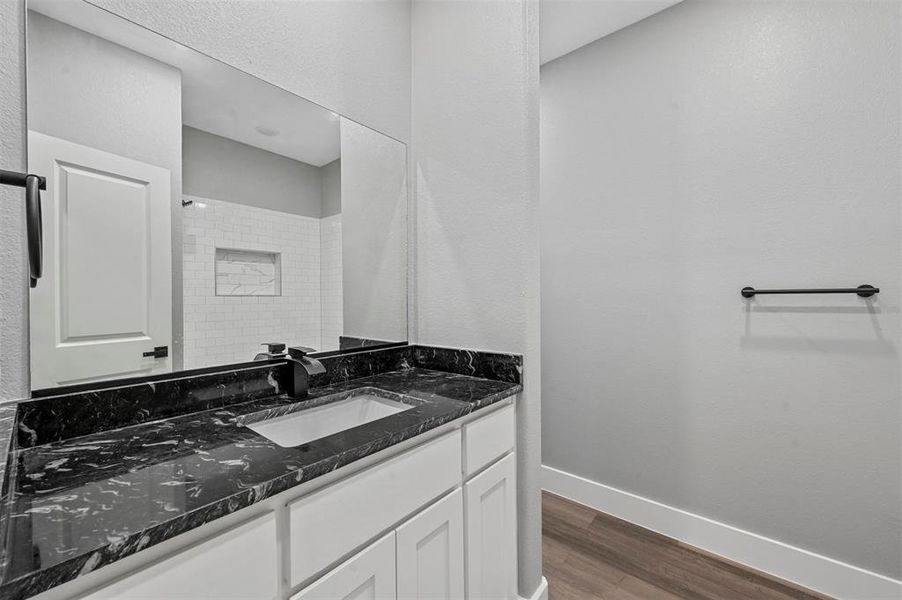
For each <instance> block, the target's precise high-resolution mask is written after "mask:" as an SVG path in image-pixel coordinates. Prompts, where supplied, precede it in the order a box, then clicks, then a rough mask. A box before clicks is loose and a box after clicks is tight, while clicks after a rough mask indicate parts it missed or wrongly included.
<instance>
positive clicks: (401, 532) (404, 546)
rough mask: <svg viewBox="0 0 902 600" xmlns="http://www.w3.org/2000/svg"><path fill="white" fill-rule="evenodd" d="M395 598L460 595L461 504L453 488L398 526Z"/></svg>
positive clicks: (430, 598) (430, 599)
mask: <svg viewBox="0 0 902 600" xmlns="http://www.w3.org/2000/svg"><path fill="white" fill-rule="evenodd" d="M397 534H398V598H399V600H433V599H436V600H438V599H441V600H454V599H458V598H463V597H464V505H463V494H462V493H461V491H460V490H456V491H454V492H452V493H451V494H449V495H448V496H446V497H445V498H443V499H441V500H439V501H438V502H437V503H436V504H435V505H433V506H431V507H429V508H427V509H426V510H424V511H423V512H422V513H420V514H419V515H417V516H415V517H414V518H412V519H411V520H410V521H408V522H406V523H404V524H403V525H401V526H400V527H399V528H398V531H397Z"/></svg>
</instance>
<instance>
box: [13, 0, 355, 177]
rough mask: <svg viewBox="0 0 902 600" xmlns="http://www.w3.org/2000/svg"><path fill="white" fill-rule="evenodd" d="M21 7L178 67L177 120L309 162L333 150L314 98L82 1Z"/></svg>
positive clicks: (41, 0) (40, 1) (330, 127)
mask: <svg viewBox="0 0 902 600" xmlns="http://www.w3.org/2000/svg"><path fill="white" fill-rule="evenodd" d="M28 8H29V9H30V10H36V11H38V12H40V13H43V14H45V15H47V16H48V17H50V18H52V19H56V20H58V21H62V22H64V23H68V24H69V25H72V26H73V27H77V28H79V29H82V30H84V31H87V32H88V33H92V34H94V35H96V36H98V37H102V38H105V39H107V40H109V41H111V42H114V43H116V44H119V45H120V46H125V47H126V48H130V49H132V50H134V51H135V52H139V53H141V54H144V55H146V56H150V57H151V58H155V59H157V60H159V61H160V62H164V63H167V64H170V65H172V66H174V67H176V68H178V69H179V70H180V71H181V72H182V123H183V124H184V125H188V126H189V127H194V128H196V129H202V130H204V131H207V132H209V133H213V134H216V135H219V136H222V137H225V138H229V139H233V140H236V141H239V142H242V143H244V144H248V145H250V146H255V147H257V148H261V149H263V150H268V151H269V152H274V153H276V154H280V155H282V156H287V157H288V158H293V159H295V160H299V161H301V162H305V163H308V164H311V165H314V166H317V167H319V166H322V165H325V164H327V163H330V162H332V161H333V160H335V159H337V158H338V157H339V155H340V152H341V150H340V139H339V129H338V128H339V123H338V115H336V114H335V113H333V112H332V111H330V110H327V109H325V108H323V107H322V106H319V105H318V104H314V103H313V102H310V101H308V100H305V99H303V98H301V97H299V96H295V95H294V94H291V93H289V92H286V91H285V90H283V89H281V88H279V87H276V86H274V85H270V84H269V83H266V82H265V81H262V80H260V79H257V78H256V77H253V76H251V75H248V74H247V73H244V72H243V71H239V70H238V69H235V68H233V67H230V66H228V65H226V64H224V63H221V62H219V61H217V60H215V59H213V58H210V57H209V56H206V55H205V54H202V53H200V52H197V51H195V50H192V49H190V48H187V47H185V46H182V45H181V44H178V43H176V42H173V41H172V40H170V39H168V38H165V37H163V36H161V35H158V34H156V33H153V32H152V31H149V30H147V29H144V28H143V27H140V26H138V25H135V24H134V23H131V22H129V21H126V20H124V19H121V18H119V17H116V16H115V15H112V14H110V13H108V12H106V11H104V10H102V9H99V8H97V7H94V6H91V5H90V4H88V3H87V2H59V1H55V0H29V2H28ZM258 128H259V129H260V130H262V131H264V132H267V133H270V134H273V135H265V134H264V133H261V132H260V131H258Z"/></svg>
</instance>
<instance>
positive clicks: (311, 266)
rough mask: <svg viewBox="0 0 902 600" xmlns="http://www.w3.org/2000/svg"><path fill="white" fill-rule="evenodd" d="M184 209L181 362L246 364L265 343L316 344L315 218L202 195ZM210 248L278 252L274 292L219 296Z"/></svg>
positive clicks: (318, 314)
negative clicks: (278, 279)
mask: <svg viewBox="0 0 902 600" xmlns="http://www.w3.org/2000/svg"><path fill="white" fill-rule="evenodd" d="M204 202H205V203H206V207H205V208H198V207H197V206H196V205H195V206H190V207H187V208H185V209H184V210H183V214H184V232H185V233H184V252H183V256H184V270H183V276H182V277H183V285H184V289H185V300H184V302H185V307H184V310H185V343H184V348H185V368H186V369H193V368H197V367H206V366H212V365H221V364H228V363H236V362H245V361H248V360H251V359H253V358H254V355H255V354H256V353H257V352H262V351H263V348H262V347H261V346H260V344H262V343H264V342H284V343H287V344H288V345H290V346H309V347H313V348H320V344H321V342H320V334H321V331H320V318H321V304H320V303H321V295H320V219H316V218H311V217H304V216H300V215H292V214H288V213H284V212H277V211H273V210H266V209H263V208H257V207H253V206H244V205H242V204H234V203H232V202H222V201H218V200H211V199H205V200H204ZM216 248H229V249H236V250H258V251H263V252H276V253H278V254H279V255H280V257H281V270H282V275H281V280H282V293H281V295H279V296H217V295H216V286H215V275H214V270H215V264H214V263H215V261H214V254H215V250H216Z"/></svg>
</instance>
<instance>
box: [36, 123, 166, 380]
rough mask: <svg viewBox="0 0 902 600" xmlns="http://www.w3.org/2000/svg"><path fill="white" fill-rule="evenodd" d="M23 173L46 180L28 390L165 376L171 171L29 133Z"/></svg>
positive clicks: (42, 197) (42, 199)
mask: <svg viewBox="0 0 902 600" xmlns="http://www.w3.org/2000/svg"><path fill="white" fill-rule="evenodd" d="M28 167H29V170H30V171H31V172H32V173H39V174H41V175H44V176H46V178H47V191H46V192H44V193H43V194H41V202H42V204H43V210H42V213H43V221H44V227H43V239H44V277H43V279H41V281H40V282H39V284H38V286H37V287H36V288H35V289H33V290H32V291H31V383H32V387H34V388H42V387H50V386H55V385H60V384H66V383H78V382H83V381H90V380H93V379H102V378H111V377H123V376H131V375H145V374H148V373H153V372H161V371H169V370H170V368H171V360H172V359H171V357H161V358H155V357H152V356H150V357H145V356H144V353H145V352H151V351H153V350H154V348H155V347H156V346H167V347H170V348H171V346H172V243H171V237H170V236H171V233H170V228H171V208H170V198H171V188H170V181H169V171H168V170H167V169H163V168H161V167H157V166H154V165H149V164H146V163H142V162H138V161H136V160H131V159H129V158H125V157H122V156H118V155H116V154H110V153H109V152H103V151H101V150H97V149H95V148H90V147H88V146H82V145H80V144H75V143H72V142H68V141H66V140H61V139H59V138H55V137H51V136H49V135H44V134H41V133H37V132H34V131H30V132H29V133H28Z"/></svg>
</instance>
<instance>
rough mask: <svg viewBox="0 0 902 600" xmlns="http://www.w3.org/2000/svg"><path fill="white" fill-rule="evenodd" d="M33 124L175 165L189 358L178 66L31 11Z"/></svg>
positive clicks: (177, 280) (175, 288) (178, 317)
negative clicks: (182, 222) (182, 216)
mask: <svg viewBox="0 0 902 600" xmlns="http://www.w3.org/2000/svg"><path fill="white" fill-rule="evenodd" d="M28 35H29V38H28V39H29V42H28V45H29V48H28V99H29V101H28V128H29V129H31V130H34V131H39V132H41V133H45V134H48V135H52V136H54V137H59V138H62V139H65V140H69V141H71V142H75V143H77V144H83V145H85V146H90V147H92V148H97V149H100V150H104V151H106V152H111V153H113V154H118V155H120V156H125V157H128V158H131V159H134V160H138V161H141V162H146V163H149V164H152V165H157V166H159V167H163V168H165V169H168V170H169V172H170V182H171V192H170V197H171V202H172V265H173V274H174V275H176V276H174V277H173V281H172V298H173V310H172V323H173V366H174V367H175V368H179V367H180V364H181V339H182V309H181V306H182V281H181V277H179V276H178V274H179V273H181V265H182V241H181V240H182V228H181V210H182V208H181V189H182V158H181V157H182V148H181V146H182V132H181V118H182V90H181V85H182V84H181V73H180V72H179V70H178V69H176V68H174V67H172V66H170V65H166V64H163V63H161V62H158V61H156V60H154V59H152V58H148V57H147V56H144V55H143V54H138V53H137V52H134V51H132V50H129V49H128V48H124V47H122V46H118V45H116V44H113V43H112V42H109V41H107V40H104V39H101V38H98V37H95V36H93V35H90V34H88V33H85V32H84V31H82V30H80V29H76V28H74V27H70V26H69V25H66V24H64V23H60V22H59V21H55V20H53V19H50V18H47V17H45V16H43V15H41V14H39V13H35V12H29V13H28Z"/></svg>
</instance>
